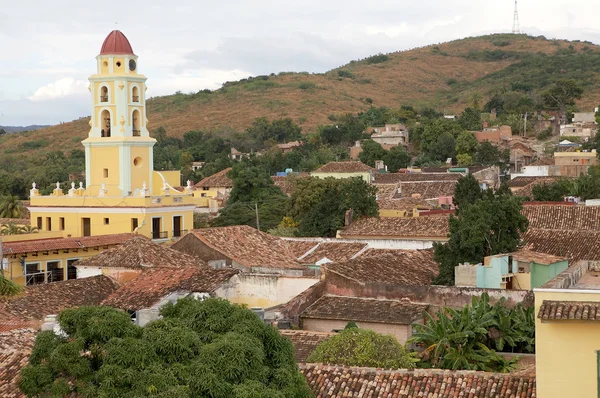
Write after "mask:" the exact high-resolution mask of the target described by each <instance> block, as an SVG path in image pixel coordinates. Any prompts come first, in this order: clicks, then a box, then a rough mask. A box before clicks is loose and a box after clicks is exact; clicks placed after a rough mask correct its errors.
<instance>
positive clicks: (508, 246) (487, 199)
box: [434, 190, 528, 285]
mask: <svg viewBox="0 0 600 398" xmlns="http://www.w3.org/2000/svg"><path fill="white" fill-rule="evenodd" d="M459 201H460V202H459V203H460V204H461V205H462V207H460V206H459V208H460V211H459V213H458V217H454V216H450V220H449V222H450V237H449V240H448V242H446V243H443V244H441V243H435V244H434V258H435V260H436V261H437V262H438V264H439V265H440V266H439V274H438V276H437V277H436V279H435V280H434V284H442V285H453V284H454V267H455V266H457V265H458V264H459V263H464V262H469V263H471V264H477V263H481V262H483V259H484V257H487V256H492V255H495V254H499V253H510V252H513V251H515V250H516V249H517V247H518V245H519V241H520V239H521V234H522V233H524V232H525V231H526V230H527V225H528V220H527V218H526V217H525V216H524V215H522V214H521V209H522V207H523V205H522V198H518V197H515V196H512V194H511V193H510V190H508V192H506V191H505V190H499V191H498V192H496V193H494V192H492V191H491V190H488V191H487V192H486V193H485V194H484V195H483V198H482V199H479V200H477V201H476V202H475V203H474V204H470V205H466V206H465V205H464V203H467V202H466V200H465V199H459Z"/></svg>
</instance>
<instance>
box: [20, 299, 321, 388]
mask: <svg viewBox="0 0 600 398" xmlns="http://www.w3.org/2000/svg"><path fill="white" fill-rule="evenodd" d="M161 314H162V316H163V319H161V320H158V321H154V322H152V323H150V324H148V325H146V327H144V328H140V327H138V326H135V325H134V324H133V323H132V322H131V318H130V317H129V315H128V314H127V313H125V312H121V311H118V310H115V309H112V308H108V307H82V308H77V309H70V310H65V311H63V312H62V313H61V314H60V316H59V322H60V325H61V328H62V330H63V331H64V332H65V333H66V336H65V337H63V336H59V335H55V334H54V333H53V332H51V331H45V332H41V333H40V334H39V335H38V337H37V339H36V343H35V346H34V348H33V350H32V353H31V356H30V359H29V364H28V365H27V366H26V367H25V368H23V370H22V371H21V381H20V388H21V390H22V391H23V392H24V393H25V394H26V395H28V396H69V395H77V396H90V397H124V398H127V397H145V396H157V397H214V398H229V397H231V398H248V397H272V398H284V397H294V398H303V397H310V396H311V393H310V390H309V389H308V386H307V385H306V381H305V380H304V378H303V377H302V375H301V374H300V372H299V371H298V367H297V365H296V363H295V361H294V351H293V346H292V344H291V342H290V341H289V340H288V339H287V338H285V337H283V336H281V335H280V334H279V333H278V332H277V330H275V329H273V328H271V327H269V326H266V325H265V324H264V323H263V322H262V321H261V320H260V319H258V317H256V315H254V314H253V313H252V312H251V311H249V310H248V309H245V308H242V307H239V306H236V305H232V304H230V303H228V302H227V301H226V300H220V299H208V300H205V301H198V300H194V299H191V298H186V299H181V300H179V301H178V302H177V303H176V304H172V303H170V304H167V305H166V306H164V307H163V308H162V309H161ZM82 353H84V354H82Z"/></svg>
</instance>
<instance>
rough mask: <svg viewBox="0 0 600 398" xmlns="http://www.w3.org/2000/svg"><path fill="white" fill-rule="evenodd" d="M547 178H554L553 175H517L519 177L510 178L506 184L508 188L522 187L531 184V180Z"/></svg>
mask: <svg viewBox="0 0 600 398" xmlns="http://www.w3.org/2000/svg"><path fill="white" fill-rule="evenodd" d="M547 178H554V177H546V176H541V177H538V176H535V177H532V176H519V177H515V178H513V179H512V180H510V181H509V182H508V186H509V187H510V188H523V187H525V186H527V185H529V184H531V183H532V182H535V181H539V180H545V179H547Z"/></svg>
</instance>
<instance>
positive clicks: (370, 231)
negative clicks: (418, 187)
mask: <svg viewBox="0 0 600 398" xmlns="http://www.w3.org/2000/svg"><path fill="white" fill-rule="evenodd" d="M448 233H449V225H448V216H431V217H406V218H401V217H380V218H377V217H362V218H360V219H359V220H357V221H354V222H353V223H352V224H350V226H348V227H346V228H344V229H343V230H341V231H340V233H339V234H340V236H342V237H346V238H351V237H358V236H369V237H371V236H384V237H386V238H389V239H411V238H417V239H418V238H428V237H431V238H436V239H444V240H446V239H447V238H448Z"/></svg>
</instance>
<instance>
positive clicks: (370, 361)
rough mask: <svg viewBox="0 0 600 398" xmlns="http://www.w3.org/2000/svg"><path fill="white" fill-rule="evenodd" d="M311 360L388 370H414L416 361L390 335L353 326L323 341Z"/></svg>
mask: <svg viewBox="0 0 600 398" xmlns="http://www.w3.org/2000/svg"><path fill="white" fill-rule="evenodd" d="M308 362H318V363H324V364H335V365H345V366H365V367H373V368H384V369H412V368H414V367H415V365H414V364H415V362H416V361H415V360H414V359H413V357H412V356H411V355H410V354H409V353H407V352H406V350H405V349H404V347H403V346H402V345H401V344H400V343H399V342H398V340H396V339H395V338H394V337H392V336H390V335H383V334H379V333H377V332H374V331H372V330H368V329H359V328H355V327H349V328H346V329H344V330H343V331H342V332H341V333H339V334H337V335H335V336H333V337H331V338H330V339H329V340H326V341H324V342H322V343H321V344H319V345H318V346H317V348H316V349H315V350H314V351H313V352H312V354H310V356H309V357H308Z"/></svg>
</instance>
